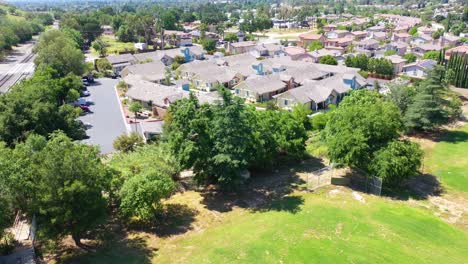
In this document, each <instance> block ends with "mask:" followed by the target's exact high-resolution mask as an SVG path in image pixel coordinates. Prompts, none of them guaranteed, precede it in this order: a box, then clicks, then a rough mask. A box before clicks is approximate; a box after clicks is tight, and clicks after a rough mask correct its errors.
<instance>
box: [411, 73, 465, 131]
mask: <svg viewBox="0 0 468 264" xmlns="http://www.w3.org/2000/svg"><path fill="white" fill-rule="evenodd" d="M444 74H445V69H444V68H443V67H442V66H436V67H434V68H433V70H432V72H431V73H430V74H429V75H428V76H427V77H426V79H425V80H424V81H423V82H421V83H420V84H419V85H418V86H417V87H416V95H415V96H414V99H413V102H412V103H411V104H410V105H409V106H408V110H407V111H406V113H405V117H404V119H405V125H406V127H407V129H408V130H409V131H413V130H431V129H433V128H434V127H436V126H438V125H441V124H445V123H447V122H448V121H449V120H450V119H451V118H454V117H457V116H459V115H460V106H461V102H460V101H459V100H458V99H457V98H456V97H455V96H453V93H451V92H450V91H449V90H448V89H447V87H446V86H445V84H444V83H443V82H442V80H443V79H444Z"/></svg>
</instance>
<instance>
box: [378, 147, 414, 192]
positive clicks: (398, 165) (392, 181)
mask: <svg viewBox="0 0 468 264" xmlns="http://www.w3.org/2000/svg"><path fill="white" fill-rule="evenodd" d="M422 157H423V152H422V150H421V149H420V147H419V145H418V144H416V143H413V142H410V141H407V140H404V141H399V140H395V141H392V142H390V143H389V144H388V145H387V146H386V147H384V148H382V149H380V150H379V151H377V153H376V154H375V159H374V160H373V162H372V163H371V165H370V171H371V172H372V173H373V174H374V175H375V176H377V177H379V178H381V179H382V180H383V182H384V183H385V184H386V185H390V186H394V187H398V186H400V185H401V184H402V183H403V182H404V181H405V180H406V179H408V178H410V177H412V176H415V175H417V174H418V169H419V167H420V166H421V161H422Z"/></svg>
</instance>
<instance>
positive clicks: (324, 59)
mask: <svg viewBox="0 0 468 264" xmlns="http://www.w3.org/2000/svg"><path fill="white" fill-rule="evenodd" d="M319 63H321V64H328V65H338V61H337V60H336V59H335V57H333V56H332V55H325V56H323V57H322V58H320V60H319Z"/></svg>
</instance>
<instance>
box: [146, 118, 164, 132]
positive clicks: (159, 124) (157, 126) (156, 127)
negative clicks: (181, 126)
mask: <svg viewBox="0 0 468 264" xmlns="http://www.w3.org/2000/svg"><path fill="white" fill-rule="evenodd" d="M140 126H141V128H142V129H143V133H144V132H149V133H152V134H162V132H163V126H164V121H153V122H141V123H140Z"/></svg>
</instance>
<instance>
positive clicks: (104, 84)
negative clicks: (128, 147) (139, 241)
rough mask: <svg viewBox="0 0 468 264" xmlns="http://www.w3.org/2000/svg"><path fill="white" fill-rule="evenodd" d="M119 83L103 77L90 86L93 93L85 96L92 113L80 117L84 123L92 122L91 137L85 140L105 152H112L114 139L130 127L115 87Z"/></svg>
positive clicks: (89, 129) (89, 132)
mask: <svg viewBox="0 0 468 264" xmlns="http://www.w3.org/2000/svg"><path fill="white" fill-rule="evenodd" d="M117 83H118V80H116V79H109V78H101V79H96V82H95V83H94V84H91V85H90V86H88V91H89V92H90V93H91V95H90V96H88V97H85V98H86V100H87V101H89V102H90V106H89V108H90V110H91V113H87V114H85V115H83V116H81V117H80V118H79V119H80V120H81V121H83V123H88V124H90V127H89V128H88V130H86V134H87V135H88V137H89V138H88V139H85V140H83V142H85V143H87V144H92V145H97V146H99V148H100V150H101V153H103V154H108V153H112V152H113V151H114V148H113V147H112V143H113V142H114V140H115V139H116V138H117V137H118V136H120V135H122V134H124V133H127V130H129V129H130V128H129V126H128V125H127V124H126V122H125V120H124V117H123V114H122V111H121V108H120V103H119V99H118V97H117V94H116V91H115V88H114V87H115V86H116V85H117Z"/></svg>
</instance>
